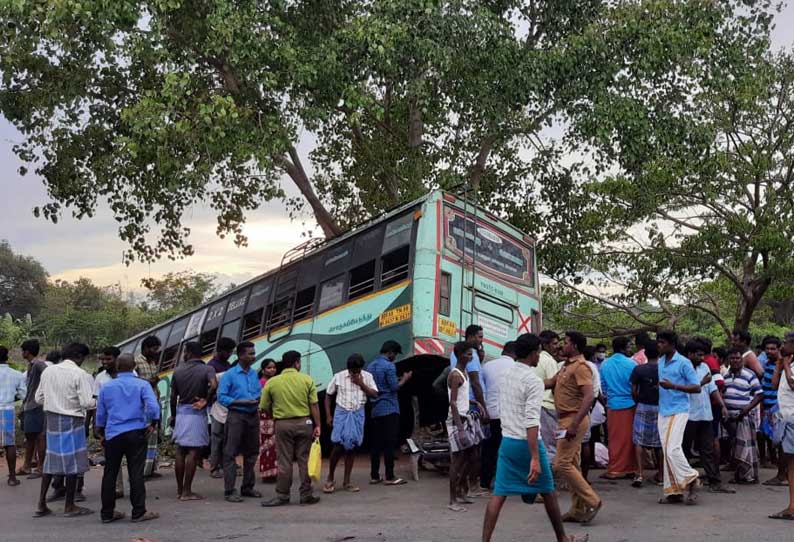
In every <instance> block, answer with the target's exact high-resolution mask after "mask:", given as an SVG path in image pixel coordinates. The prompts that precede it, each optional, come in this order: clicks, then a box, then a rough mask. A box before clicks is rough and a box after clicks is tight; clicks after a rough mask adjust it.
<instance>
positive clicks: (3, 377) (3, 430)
mask: <svg viewBox="0 0 794 542" xmlns="http://www.w3.org/2000/svg"><path fill="white" fill-rule="evenodd" d="M26 390H27V386H26V385H25V375H23V374H22V373H20V372H19V371H16V370H14V369H12V368H11V367H9V366H8V348H6V347H5V346H0V448H3V449H4V450H5V454H6V462H7V463H8V485H10V486H18V485H19V480H17V475H16V468H17V446H16V432H15V426H14V420H15V419H16V418H15V417H14V402H15V401H16V400H17V399H22V398H23V397H25V391H26Z"/></svg>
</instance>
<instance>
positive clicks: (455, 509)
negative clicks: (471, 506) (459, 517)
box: [447, 504, 466, 512]
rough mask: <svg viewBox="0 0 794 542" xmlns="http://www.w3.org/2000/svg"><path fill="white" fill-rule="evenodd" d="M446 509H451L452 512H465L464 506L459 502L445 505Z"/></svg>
mask: <svg viewBox="0 0 794 542" xmlns="http://www.w3.org/2000/svg"><path fill="white" fill-rule="evenodd" d="M447 510H452V511H453V512H465V511H466V507H465V506H461V505H459V504H450V505H447Z"/></svg>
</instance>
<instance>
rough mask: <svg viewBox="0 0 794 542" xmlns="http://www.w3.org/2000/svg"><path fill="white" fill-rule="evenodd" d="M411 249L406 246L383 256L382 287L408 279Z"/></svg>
mask: <svg viewBox="0 0 794 542" xmlns="http://www.w3.org/2000/svg"><path fill="white" fill-rule="evenodd" d="M409 257H410V247H409V246H408V245H405V246H403V247H400V248H398V249H397V250H395V251H393V252H390V253H389V254H386V255H385V256H383V260H382V261H381V266H382V267H381V274H380V285H381V287H384V286H388V285H389V284H394V283H395V282H400V281H401V280H405V279H407V278H408V259H409Z"/></svg>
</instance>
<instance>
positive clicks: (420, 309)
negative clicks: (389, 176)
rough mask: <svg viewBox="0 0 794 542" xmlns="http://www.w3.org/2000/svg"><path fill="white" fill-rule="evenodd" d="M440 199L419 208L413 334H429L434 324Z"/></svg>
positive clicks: (438, 262)
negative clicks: (420, 215)
mask: <svg viewBox="0 0 794 542" xmlns="http://www.w3.org/2000/svg"><path fill="white" fill-rule="evenodd" d="M440 208H441V201H440V199H438V198H435V199H434V198H431V199H429V200H428V201H427V202H425V205H424V207H423V208H422V218H421V219H420V220H419V225H418V228H417V235H416V243H415V251H414V295H413V306H414V315H413V326H412V327H413V336H414V337H433V336H435V335H436V333H434V329H433V328H434V324H436V325H437V321H436V314H437V312H438V286H439V284H438V273H439V266H440V262H441V252H440V250H439V248H440V246H441V242H442V241H441V232H440V231H439V230H438V224H439V214H438V213H439V210H440Z"/></svg>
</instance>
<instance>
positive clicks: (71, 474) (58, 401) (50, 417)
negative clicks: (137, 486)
mask: <svg viewBox="0 0 794 542" xmlns="http://www.w3.org/2000/svg"><path fill="white" fill-rule="evenodd" d="M88 354H89V350H88V347H87V346H86V345H84V344H81V343H72V344H70V345H69V346H67V347H66V348H65V349H64V350H63V358H64V359H63V361H62V362H60V363H59V364H57V365H52V366H50V367H47V369H46V370H45V371H44V372H43V373H42V374H41V382H40V384H39V389H37V390H36V402H37V403H39V404H40V405H43V406H44V414H45V417H46V420H47V421H46V428H47V436H46V441H47V452H46V455H45V457H44V474H43V475H42V477H41V493H40V494H39V505H38V509H37V510H36V512H35V514H34V517H37V518H39V517H43V516H47V515H50V514H52V510H50V509H49V508H47V490H48V489H49V487H50V482H51V481H52V477H53V476H55V475H59V476H64V477H65V482H66V483H65V486H66V487H65V489H66V495H65V497H66V502H65V504H64V507H63V512H64V515H65V516H66V517H76V516H83V515H86V514H91V513H93V510H89V509H88V508H83V507H80V506H76V505H75V494H76V492H77V477H78V475H81V474H83V473H84V472H86V471H88V468H89V467H88V452H87V450H86V438H85V413H86V410H88V409H89V408H93V407H94V406H95V405H96V401H95V400H94V379H93V378H91V375H90V374H88V373H87V372H86V371H84V370H83V369H81V368H80V366H81V365H82V364H83V361H84V360H85V358H86V357H87V356H88Z"/></svg>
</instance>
